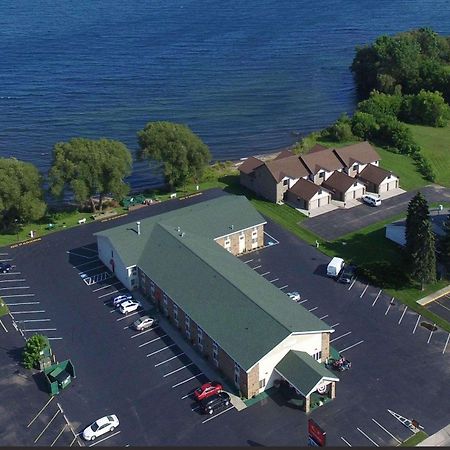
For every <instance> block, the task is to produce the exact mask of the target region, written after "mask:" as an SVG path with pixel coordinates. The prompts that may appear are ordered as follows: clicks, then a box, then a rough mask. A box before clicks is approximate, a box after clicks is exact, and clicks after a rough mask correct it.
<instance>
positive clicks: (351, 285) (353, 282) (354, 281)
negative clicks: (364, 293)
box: [348, 278, 356, 290]
mask: <svg viewBox="0 0 450 450" xmlns="http://www.w3.org/2000/svg"><path fill="white" fill-rule="evenodd" d="M355 283H356V278H355V279H354V280H353V281H352V283H351V284H350V286H349V287H348V290H350V289H351V288H352V287H353V285H354V284H355Z"/></svg>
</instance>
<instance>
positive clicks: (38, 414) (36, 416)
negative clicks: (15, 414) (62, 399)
mask: <svg viewBox="0 0 450 450" xmlns="http://www.w3.org/2000/svg"><path fill="white" fill-rule="evenodd" d="M54 398H55V397H51V398H50V399H49V400H48V402H47V403H46V404H45V405H44V406H43V407H42V409H41V410H40V411H39V412H38V413H37V414H36V415H35V416H34V417H33V419H32V420H31V422H30V423H29V424H28V425H27V428H30V426H31V425H32V424H33V422H34V421H35V420H36V419H37V418H38V417H39V416H40V415H41V414H42V411H44V409H45V408H47V406H48V405H49V403H50V402H51V401H52V400H54Z"/></svg>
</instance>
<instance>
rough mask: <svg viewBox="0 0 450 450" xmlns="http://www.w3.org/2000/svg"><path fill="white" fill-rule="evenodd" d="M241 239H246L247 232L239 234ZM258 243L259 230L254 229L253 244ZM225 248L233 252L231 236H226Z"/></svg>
mask: <svg viewBox="0 0 450 450" xmlns="http://www.w3.org/2000/svg"><path fill="white" fill-rule="evenodd" d="M239 239H245V232H244V231H241V232H240V233H239ZM257 242H258V228H257V227H254V228H253V231H252V244H256V243H257ZM224 247H225V248H226V249H227V250H228V251H229V252H231V240H230V236H225V241H224Z"/></svg>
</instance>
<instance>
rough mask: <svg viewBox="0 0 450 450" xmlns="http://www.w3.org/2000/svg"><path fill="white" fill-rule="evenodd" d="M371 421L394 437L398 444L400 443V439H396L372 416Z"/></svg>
mask: <svg viewBox="0 0 450 450" xmlns="http://www.w3.org/2000/svg"><path fill="white" fill-rule="evenodd" d="M372 421H373V422H375V423H376V424H377V425H378V426H379V427H380V428H381V429H382V430H383V431H386V433H387V434H388V435H389V436H391V437H392V438H394V439H395V440H396V441H397V442H398V443H399V444H401V443H402V441H401V440H400V439H397V438H396V437H395V436H394V435H393V434H392V433H391V432H390V431H388V430H386V428H384V427H383V425H381V424H380V423H378V422H377V421H376V420H375V419H374V418H373V417H372Z"/></svg>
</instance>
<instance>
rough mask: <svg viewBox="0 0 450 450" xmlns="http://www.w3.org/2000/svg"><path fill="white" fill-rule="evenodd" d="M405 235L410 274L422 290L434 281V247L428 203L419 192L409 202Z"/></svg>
mask: <svg viewBox="0 0 450 450" xmlns="http://www.w3.org/2000/svg"><path fill="white" fill-rule="evenodd" d="M405 234H406V246H405V250H406V253H407V255H408V258H409V261H410V274H411V276H412V277H413V278H415V279H416V280H417V281H419V282H420V284H421V287H422V289H423V287H424V284H426V283H432V282H434V281H436V247H435V237H434V232H433V229H432V224H431V220H430V216H429V211H428V203H427V201H426V199H425V197H424V196H423V195H422V193H421V192H418V193H417V194H416V195H415V196H414V197H413V198H412V199H411V201H410V202H409V205H408V214H407V216H406V232H405Z"/></svg>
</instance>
